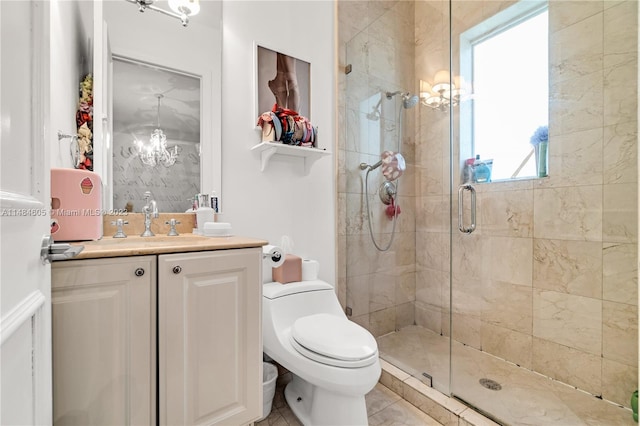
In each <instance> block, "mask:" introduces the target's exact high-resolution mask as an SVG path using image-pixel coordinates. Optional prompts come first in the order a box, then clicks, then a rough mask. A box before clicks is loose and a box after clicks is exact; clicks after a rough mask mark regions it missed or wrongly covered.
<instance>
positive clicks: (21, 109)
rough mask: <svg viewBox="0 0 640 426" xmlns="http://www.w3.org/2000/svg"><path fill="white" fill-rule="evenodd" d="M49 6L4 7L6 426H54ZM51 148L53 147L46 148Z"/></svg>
mask: <svg viewBox="0 0 640 426" xmlns="http://www.w3.org/2000/svg"><path fill="white" fill-rule="evenodd" d="M48 3H49V2H47V1H43V2H37V1H28V2H27V1H24V2H23V1H3V2H0V95H1V96H0V122H1V123H2V125H1V126H0V142H1V150H0V253H1V257H0V424H3V425H18V424H19V425H22V424H39V425H40V424H42V425H44V424H51V319H50V317H51V300H50V296H51V279H50V267H49V265H45V264H43V263H42V262H41V260H40V246H41V242H42V239H43V236H45V235H48V234H49V231H50V223H49V220H50V211H49V210H50V205H49V204H50V202H49V194H50V185H49V179H50V177H49V150H48V149H47V143H48V142H50V141H51V140H52V138H51V137H50V134H51V129H49V128H48V105H49V96H48V91H49V77H48V76H49V74H48V73H49V46H48V34H49V4H48ZM45 142H47V143H45Z"/></svg>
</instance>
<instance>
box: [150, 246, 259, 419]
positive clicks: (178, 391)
mask: <svg viewBox="0 0 640 426" xmlns="http://www.w3.org/2000/svg"><path fill="white" fill-rule="evenodd" d="M261 262H262V251H261V250H260V249H259V248H253V249H241V250H220V251H214V252H200V253H185V254H168V255H161V256H158V331H159V333H158V343H159V348H158V354H159V357H158V360H159V366H160V369H159V372H160V373H159V397H160V424H161V425H213V424H221V425H244V424H248V423H250V422H252V421H253V420H256V419H257V418H259V417H260V416H261V414H262V362H261V361H262V333H261V312H262V291H261V285H260V284H261V275H260V272H261V269H260V268H261V264H262V263H261Z"/></svg>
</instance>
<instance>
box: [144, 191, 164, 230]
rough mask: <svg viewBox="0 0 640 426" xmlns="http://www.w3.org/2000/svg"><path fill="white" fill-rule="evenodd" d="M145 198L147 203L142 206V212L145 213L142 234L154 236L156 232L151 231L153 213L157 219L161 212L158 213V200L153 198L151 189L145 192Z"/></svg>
mask: <svg viewBox="0 0 640 426" xmlns="http://www.w3.org/2000/svg"><path fill="white" fill-rule="evenodd" d="M144 199H145V201H146V202H147V204H145V205H144V207H142V213H144V232H143V233H142V234H141V235H140V236H141V237H153V236H155V235H156V234H154V233H153V232H152V231H151V215H153V217H154V218H156V219H157V218H158V217H160V214H159V213H158V205H157V204H156V200H152V199H151V192H150V191H146V192H145V193H144Z"/></svg>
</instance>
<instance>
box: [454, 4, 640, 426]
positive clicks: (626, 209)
mask: <svg viewBox="0 0 640 426" xmlns="http://www.w3.org/2000/svg"><path fill="white" fill-rule="evenodd" d="M591 6H592V8H591V9H590V10H589V11H587V10H586V9H585V8H584V4H582V3H580V4H578V3H576V2H572V1H549V2H548V3H547V2H533V1H519V2H501V1H484V2H473V1H461V2H457V1H455V2H452V3H451V8H452V9H451V10H452V12H451V17H452V19H451V22H452V25H451V65H452V66H451V69H452V72H451V73H450V75H449V78H450V81H451V82H452V83H453V84H455V87H456V88H457V87H465V84H467V87H471V88H472V91H471V93H472V96H471V97H470V98H468V99H464V97H463V98H462V99H461V100H460V103H459V104H458V105H456V106H453V107H452V108H450V113H451V115H449V116H448V118H450V126H451V130H452V132H451V147H450V152H451V166H450V170H451V176H450V182H451V184H450V187H449V193H448V195H449V197H450V202H451V225H452V226H451V234H450V237H451V239H450V242H451V247H450V248H451V259H450V268H451V269H450V271H451V275H450V282H451V292H450V295H451V305H450V306H451V387H450V394H451V395H452V396H453V397H454V398H457V399H459V400H462V401H463V402H465V403H466V404H468V405H471V406H473V407H475V408H476V409H477V410H479V411H481V412H484V413H486V414H487V415H488V416H490V417H492V418H494V419H496V420H497V421H499V422H500V423H504V424H591V423H592V422H593V423H602V424H626V423H627V422H630V421H631V419H630V417H629V416H630V414H629V412H628V411H625V410H624V409H622V408H620V407H619V406H624V407H629V399H630V396H631V393H632V392H633V391H634V390H635V389H636V388H637V386H638V385H637V364H638V361H637V353H638V352H637V351H638V338H637V327H638V319H637V318H638V310H637V263H636V262H637V241H638V238H637V225H636V224H637V217H638V209H637V196H638V195H637V193H638V188H637V137H638V134H637V34H638V25H637V21H638V5H637V2H632V1H625V2H619V3H615V4H613V3H609V2H596V3H591ZM536 19H538V20H544V21H547V22H548V27H545V28H546V29H545V34H544V37H547V38H548V40H546V41H545V42H544V43H542V44H543V45H545V46H548V47H549V52H548V53H546V55H547V56H548V64H547V65H546V68H545V69H544V70H543V71H542V73H543V74H544V76H545V77H544V78H546V77H548V82H546V80H542V81H544V82H545V85H546V86H547V89H548V99H546V102H545V106H546V107H547V108H548V112H547V113H546V116H542V117H541V118H538V119H537V120H535V121H534V122H529V124H525V123H526V119H530V118H532V116H533V115H534V112H531V111H532V110H533V109H535V107H534V104H537V103H536V102H537V101H534V100H533V97H534V95H533V94H531V93H529V94H527V92H526V90H527V89H528V87H526V86H530V85H531V84H533V83H535V81H534V80H536V79H535V78H531V77H524V74H522V73H519V72H515V71H509V70H512V69H513V68H512V67H513V65H517V63H524V62H525V61H526V60H527V59H528V58H526V57H525V58H521V59H516V56H515V55H512V54H507V53H505V52H506V51H505V50H502V56H501V58H499V59H496V60H494V61H492V62H493V65H495V69H494V71H493V72H492V73H491V74H492V75H484V80H483V78H482V77H483V75H482V72H481V70H482V64H480V63H474V60H478V58H480V57H481V56H482V55H481V53H482V54H484V52H480V51H479V49H483V48H484V47H486V45H485V42H487V41H489V40H490V39H492V38H493V37H495V38H496V39H498V38H499V35H500V34H503V33H505V32H506V31H510V30H517V29H519V28H520V29H523V30H524V29H525V27H526V31H533V30H532V29H531V28H530V27H529V26H528V25H529V24H533V21H534V20H536ZM547 22H545V24H546V23H547ZM536 34H538V35H535V36H534V35H529V36H528V37H527V38H528V39H529V40H530V41H531V40H534V41H535V39H538V38H539V37H542V36H541V35H540V34H539V33H536ZM508 38H509V39H511V40H512V39H515V36H514V37H511V36H510V37H508ZM521 43H524V42H521ZM516 47H517V49H519V50H522V51H524V52H525V53H527V55H528V56H533V49H534V48H533V47H531V46H529V45H527V46H524V45H522V44H520V45H518V46H516ZM474 49H476V50H474ZM503 49H504V48H503ZM470 52H472V53H473V54H470ZM539 62H540V60H538V61H536V64H538V63H539ZM532 67H533V65H532ZM505 71H506V72H507V74H516V75H517V76H518V77H519V80H518V81H517V82H516V83H509V82H508V81H509V77H510V76H509V75H504V74H501V73H502V72H505ZM458 76H460V77H462V78H457V77H458ZM490 78H497V79H498V82H500V83H502V86H501V88H500V89H498V90H496V89H494V90H490V91H484V88H485V85H484V83H485V82H487V81H488V79H490ZM541 79H542V77H541ZM465 82H466V83H465ZM469 83H471V84H469ZM494 87H495V86H494ZM616 87H620V88H622V87H624V89H621V90H617V89H615V88H616ZM453 89H454V88H453V87H450V88H449V90H450V92H451V93H453V92H454V90H453ZM541 90H543V89H537V90H536V91H535V92H538V93H539V92H540V91H541ZM629 93H631V94H632V95H631V96H629ZM451 98H453V96H451ZM520 100H521V101H523V104H521V105H519V106H518V104H517V101H520ZM494 101H495V102H496V103H497V104H500V105H493V104H491V103H490V102H494ZM486 105H491V106H490V107H489V108H488V109H484V110H488V111H489V114H488V115H486V116H482V115H481V111H483V108H485V106H486ZM500 106H506V107H507V108H508V109H510V110H512V111H516V112H517V113H518V114H516V116H515V117H510V116H509V115H508V113H507V112H501V113H498V112H497V111H498V110H499V107H500ZM491 114H493V116H491ZM547 117H548V119H547ZM493 119H495V122H493V124H492V125H491V126H490V135H492V137H493V139H498V138H499V137H500V134H501V133H502V131H504V130H507V131H508V132H509V135H511V136H510V138H509V140H508V141H507V142H506V144H507V145H504V149H503V151H505V152H506V151H508V150H510V149H511V148H513V147H512V146H511V145H518V147H517V148H518V149H520V151H518V152H517V153H514V154H512V155H511V158H507V157H505V156H502V157H498V154H503V152H500V153H497V154H494V153H487V151H488V150H489V149H490V148H487V146H488V145H484V144H483V143H481V142H480V140H479V139H480V137H481V136H480V135H481V134H482V129H481V128H480V127H481V126H482V125H486V124H487V123H491V120H493ZM541 128H542V130H541ZM485 134H486V132H485ZM543 134H544V135H543ZM541 135H543V137H542V139H541V138H540V136H541ZM541 140H544V142H546V143H547V144H548V152H549V153H548V164H547V163H545V162H544V160H545V159H546V157H545V156H544V154H543V153H542V151H541V150H540V149H539V148H538V143H539V142H540V141H541ZM490 142H495V140H494V141H490ZM514 152H515V151H514ZM476 155H480V159H481V160H484V159H493V160H494V162H493V164H492V167H493V169H492V172H493V173H494V175H493V178H492V179H491V180H490V181H487V182H475V181H474V179H473V177H471V183H470V184H469V186H465V185H464V184H465V182H464V181H463V177H467V176H468V175H466V174H465V173H464V172H463V167H464V165H465V161H466V160H467V159H471V161H472V162H473V161H474V159H475V158H476ZM527 155H528V156H527ZM498 158H499V159H498ZM543 166H544V167H543ZM547 166H548V168H547ZM505 169H506V170H507V171H505ZM523 170H525V171H526V170H529V172H526V173H525V172H522V171H523ZM523 173H524V175H523ZM475 180H479V179H475ZM472 194H475V202H473V200H472ZM459 196H460V198H459ZM459 200H461V201H462V203H460V201H459ZM473 210H475V226H472V211H473ZM471 228H473V230H472V229H471ZM603 400H606V401H603ZM607 401H610V402H613V404H611V403H609V402H607ZM616 404H617V405H619V406H616Z"/></svg>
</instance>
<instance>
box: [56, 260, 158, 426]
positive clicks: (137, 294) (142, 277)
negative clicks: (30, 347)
mask: <svg viewBox="0 0 640 426" xmlns="http://www.w3.org/2000/svg"><path fill="white" fill-rule="evenodd" d="M51 278H52V279H51V283H52V284H51V310H52V339H53V423H54V424H58V425H98V424H100V425H125V424H131V425H150V424H154V423H155V422H156V303H155V302H156V299H155V298H156V291H155V283H156V256H139V257H127V258H110V259H96V260H74V261H65V262H54V264H53V267H52V268H51Z"/></svg>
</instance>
